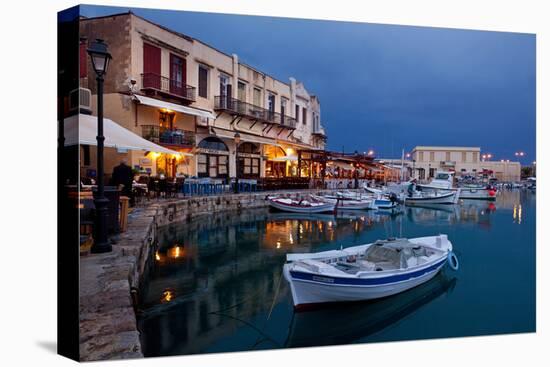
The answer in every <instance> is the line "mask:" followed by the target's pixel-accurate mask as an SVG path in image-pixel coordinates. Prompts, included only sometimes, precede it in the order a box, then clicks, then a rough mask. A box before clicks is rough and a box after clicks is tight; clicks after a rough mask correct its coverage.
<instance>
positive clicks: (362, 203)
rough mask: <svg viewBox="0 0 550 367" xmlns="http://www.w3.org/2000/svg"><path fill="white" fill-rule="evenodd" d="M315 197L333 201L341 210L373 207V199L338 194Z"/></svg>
mask: <svg viewBox="0 0 550 367" xmlns="http://www.w3.org/2000/svg"><path fill="white" fill-rule="evenodd" d="M313 197H314V198H316V199H318V200H320V201H326V202H328V203H333V204H334V205H335V207H336V209H341V210H367V209H371V206H372V201H373V199H370V198H369V199H350V198H347V197H343V196H337V195H326V196H316V195H313Z"/></svg>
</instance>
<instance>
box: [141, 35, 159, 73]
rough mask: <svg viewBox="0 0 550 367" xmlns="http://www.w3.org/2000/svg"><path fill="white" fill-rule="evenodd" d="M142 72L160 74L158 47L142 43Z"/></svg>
mask: <svg viewBox="0 0 550 367" xmlns="http://www.w3.org/2000/svg"><path fill="white" fill-rule="evenodd" d="M143 73H144V74H145V73H152V74H156V75H160V48H158V47H155V46H153V45H150V44H148V43H144V44H143Z"/></svg>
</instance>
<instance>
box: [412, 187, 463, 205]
mask: <svg viewBox="0 0 550 367" xmlns="http://www.w3.org/2000/svg"><path fill="white" fill-rule="evenodd" d="M459 196H460V190H458V191H444V192H439V191H427V192H426V191H415V192H414V193H413V195H412V196H408V197H405V205H418V204H421V205H422V204H450V205H452V204H456V203H457V202H458V198H459Z"/></svg>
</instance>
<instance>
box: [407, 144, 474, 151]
mask: <svg viewBox="0 0 550 367" xmlns="http://www.w3.org/2000/svg"><path fill="white" fill-rule="evenodd" d="M415 150H437V151H457V150H460V151H472V150H473V151H476V152H479V151H481V148H480V147H455V146H421V145H419V146H416V147H414V149H413V152H414V151H415Z"/></svg>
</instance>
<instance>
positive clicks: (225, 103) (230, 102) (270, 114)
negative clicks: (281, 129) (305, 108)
mask: <svg viewBox="0 0 550 367" xmlns="http://www.w3.org/2000/svg"><path fill="white" fill-rule="evenodd" d="M214 99H215V100H214V109H215V110H224V111H228V112H231V113H235V114H238V115H240V116H245V117H247V118H250V119H254V120H260V121H262V122H267V123H271V124H279V125H282V126H285V127H288V128H291V129H295V128H296V119H295V118H294V117H290V116H286V115H281V114H280V113H278V112H275V111H271V110H267V109H265V108H262V107H259V106H255V105H253V104H250V103H246V102H243V101H241V100H238V99H236V98H230V97H227V96H215V97H214Z"/></svg>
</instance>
